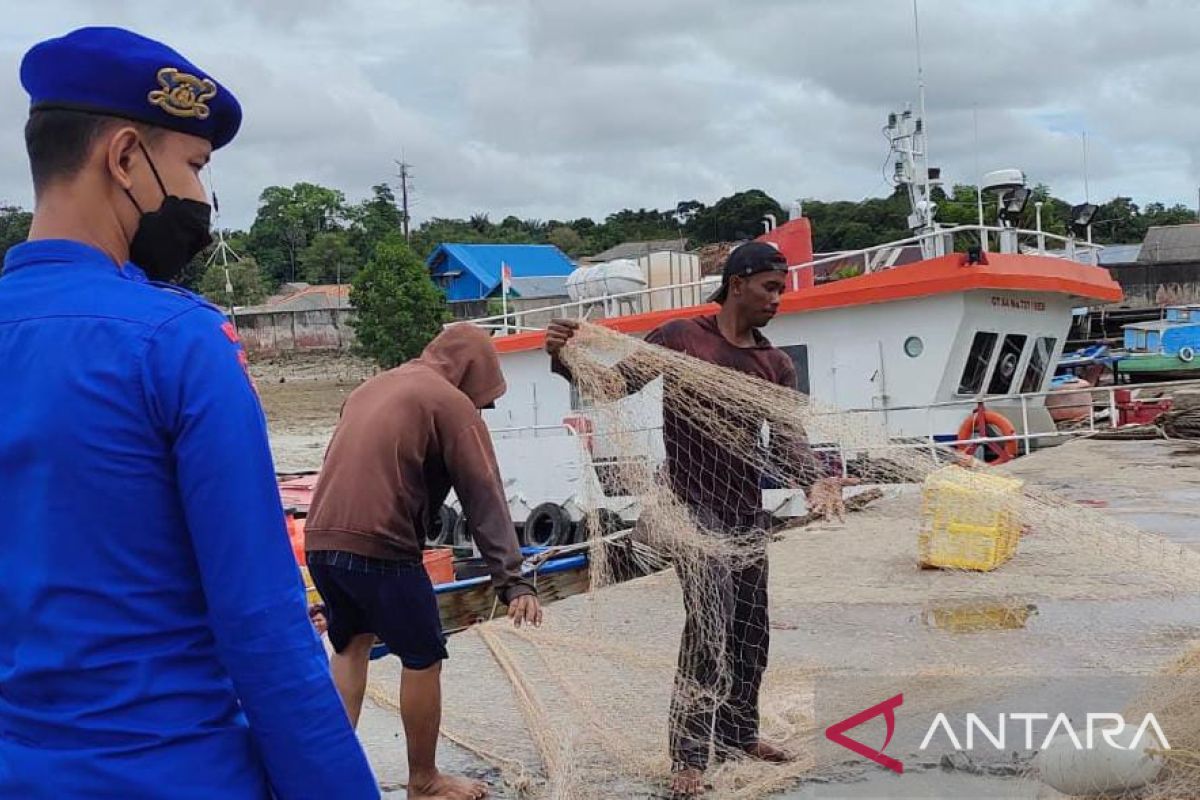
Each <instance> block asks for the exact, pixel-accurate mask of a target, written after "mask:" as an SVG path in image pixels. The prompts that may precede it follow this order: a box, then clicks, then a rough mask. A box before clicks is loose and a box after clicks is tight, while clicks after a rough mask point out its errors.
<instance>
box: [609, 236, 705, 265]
mask: <svg viewBox="0 0 1200 800" xmlns="http://www.w3.org/2000/svg"><path fill="white" fill-rule="evenodd" d="M664 250H665V251H668V252H673V253H685V252H687V243H686V242H684V241H682V240H680V239H651V240H649V241H645V242H621V244H619V245H617V246H616V247H610V248H608V249H607V250H605V251H604V252H602V253H597V254H596V255H594V256H591V257H589V258H588V260H589V261H593V262H597V261H615V260H616V259H618V258H637V257H639V256H644V255H647V254H649V253H661V252H663V251H664Z"/></svg>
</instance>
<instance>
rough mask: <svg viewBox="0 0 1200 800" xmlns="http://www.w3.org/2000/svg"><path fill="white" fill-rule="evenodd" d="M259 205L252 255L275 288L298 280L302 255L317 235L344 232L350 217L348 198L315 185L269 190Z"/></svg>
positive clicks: (252, 234) (307, 184)
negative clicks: (343, 228) (345, 223)
mask: <svg viewBox="0 0 1200 800" xmlns="http://www.w3.org/2000/svg"><path fill="white" fill-rule="evenodd" d="M258 203H259V205H258V214H257V215H256V216H255V218H254V224H253V225H251V226H250V241H249V246H250V253H251V254H252V255H253V256H254V258H255V259H256V260H257V261H258V262H259V263H260V264H261V265H262V269H263V271H264V272H265V273H266V275H267V276H268V277H269V278H270V279H271V281H272V282H273V283H275V284H279V283H283V282H284V281H294V280H297V276H298V275H300V274H301V272H300V270H301V263H300V254H301V253H302V252H303V251H304V249H305V248H306V247H307V246H308V245H309V243H310V242H311V241H312V240H313V239H314V238H315V237H316V236H317V234H319V233H325V232H327V231H334V230H341V229H342V227H343V224H344V222H345V221H346V217H347V208H346V197H345V195H343V194H342V193H341V192H340V191H339V190H337V189H330V188H328V187H325V186H318V185H316V184H313V183H297V184H296V185H295V186H292V187H291V188H288V187H285V186H268V187H267V188H266V189H263V191H262V194H261V195H259V198H258Z"/></svg>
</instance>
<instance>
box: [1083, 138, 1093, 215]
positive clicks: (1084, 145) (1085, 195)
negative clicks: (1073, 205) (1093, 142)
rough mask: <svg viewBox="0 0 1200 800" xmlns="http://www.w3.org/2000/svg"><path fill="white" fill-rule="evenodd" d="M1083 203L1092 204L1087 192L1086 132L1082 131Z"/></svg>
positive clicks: (1089, 194)
mask: <svg viewBox="0 0 1200 800" xmlns="http://www.w3.org/2000/svg"><path fill="white" fill-rule="evenodd" d="M1082 138H1083V202H1085V203H1090V202H1092V198H1091V193H1090V192H1089V191H1088V163H1087V131H1086V130H1085V131H1083V134H1082Z"/></svg>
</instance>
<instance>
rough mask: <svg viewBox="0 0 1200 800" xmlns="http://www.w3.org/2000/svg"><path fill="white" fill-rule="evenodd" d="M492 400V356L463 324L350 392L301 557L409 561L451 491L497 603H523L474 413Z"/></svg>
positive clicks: (499, 379) (499, 382) (498, 491)
mask: <svg viewBox="0 0 1200 800" xmlns="http://www.w3.org/2000/svg"><path fill="white" fill-rule="evenodd" d="M504 391H505V384H504V378H503V375H502V374H501V372H500V366H499V360H498V358H497V357H496V353H495V350H494V348H493V347H492V344H491V342H490V340H489V338H488V336H487V334H486V333H484V332H483V331H482V330H481V329H479V328H476V327H475V326H471V325H453V326H451V327H449V328H447V329H446V330H445V331H444V332H443V333H442V334H441V335H440V336H438V338H437V339H435V340H434V341H433V342H432V343H430V345H429V347H427V348H426V349H425V352H424V353H423V354H422V355H421V357H420V358H419V359H416V360H414V361H410V362H409V363H407V364H404V365H403V366H400V367H397V368H396V369H393V370H389V371H388V372H384V373H382V374H380V375H377V376H375V377H374V378H371V379H370V380H368V381H367V382H365V383H364V384H363V385H362V386H360V387H358V388H357V389H355V390H354V392H352V393H351V395H350V397H349V398H348V399H347V400H346V404H345V406H343V408H342V415H341V419H340V420H339V422H338V426H337V430H336V431H335V432H334V435H333V439H332V441H330V443H329V449H328V450H327V451H326V453H325V464H324V466H323V467H322V469H321V476H320V478H319V479H318V481H317V487H316V492H315V493H314V495H313V502H312V505H311V506H310V508H309V515H308V520H307V523H306V525H305V549H306V550H309V551H315V550H344V551H347V552H350V553H357V554H359V555H363V556H368V557H371V558H384V559H397V560H420V558H421V549H422V547H423V546H424V542H425V539H426V537H427V534H428V532H429V530H430V526H431V525H432V524H433V521H434V519H436V515H437V514H438V511H439V510H440V509H441V506H442V504H443V503H444V502H445V500H446V496H447V495H448V494H449V492H450V489H451V487H453V488H454V490H455V493H456V494H457V495H458V499H459V501H460V502H461V503H462V508H463V513H464V515H465V516H466V518H467V520H468V524H469V526H470V528H471V532H472V534H473V537H474V540H475V543H476V545H477V546H478V547H479V550H480V552H481V553H482V555H483V557H484V559H485V560H486V561H487V563H488V565H489V567H490V571H491V573H492V582H493V585H494V586H495V588H496V591H497V593H498V594H499V595H500V597H501V599H502V600H504V601H505V602H508V601H509V600H511V599H512V598H513V597H515V596H517V595H520V594H528V593H532V592H533V588H532V586H531V585H529V584H528V583H527V582H525V581H524V580H522V579H521V577H520V569H521V561H522V559H521V552H520V546H519V543H518V541H517V535H516V530H515V528H514V527H513V523H512V519H511V517H510V516H509V511H508V501H507V499H506V498H505V495H504V487H503V483H502V481H501V478H500V469H499V467H498V465H497V463H496V455H495V452H494V450H493V449H492V442H491V438H490V436H489V434H488V430H487V426H486V424H485V423H484V421H483V419H482V418H481V416H480V414H479V408H480V407H482V406H484V405H487V404H488V403H491V402H492V401H494V400H495V399H496V398H497V397H499V396H500V395H502V394H504Z"/></svg>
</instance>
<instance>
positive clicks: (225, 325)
mask: <svg viewBox="0 0 1200 800" xmlns="http://www.w3.org/2000/svg"><path fill="white" fill-rule="evenodd" d="M221 333H223V334H225V338H226V339H228V340H229V343H230V344H231V345H233V349H234V350H235V351H236V352H237V360H238V364H239V365H240V366H241V368H242V372H244V373H245V375H246V381H247V382H248V383H249V384H250V388H251V389H253V390H254V393H255V394H258V385H257V384H255V383H254V376H253V375H251V374H250V358H249V356H247V355H246V348H245V346H244V345H243V344H242V339H241V337H240V336H238V332H237V328H235V327H234V326H233V323H232V322H230V321H229V320H225V321H224V322H222V323H221Z"/></svg>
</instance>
